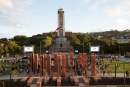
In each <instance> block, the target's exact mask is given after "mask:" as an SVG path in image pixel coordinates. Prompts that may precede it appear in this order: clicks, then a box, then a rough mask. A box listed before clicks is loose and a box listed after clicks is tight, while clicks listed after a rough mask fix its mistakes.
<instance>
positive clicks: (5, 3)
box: [0, 0, 13, 8]
mask: <svg viewBox="0 0 130 87" xmlns="http://www.w3.org/2000/svg"><path fill="white" fill-rule="evenodd" d="M12 7H13V2H12V0H0V8H12Z"/></svg>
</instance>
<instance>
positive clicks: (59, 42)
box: [49, 8, 72, 52]
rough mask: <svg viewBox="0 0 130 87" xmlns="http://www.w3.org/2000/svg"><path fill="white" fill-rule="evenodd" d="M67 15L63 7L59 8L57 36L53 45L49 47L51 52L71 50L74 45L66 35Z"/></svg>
mask: <svg viewBox="0 0 130 87" xmlns="http://www.w3.org/2000/svg"><path fill="white" fill-rule="evenodd" d="M64 19H65V17H64V10H63V9H62V8H60V9H58V27H57V29H56V33H57V35H56V38H55V40H54V43H53V45H52V46H51V47H50V48H49V52H70V51H71V50H72V46H71V45H70V42H69V41H68V40H67V38H66V37H65V36H66V35H65V20H64Z"/></svg>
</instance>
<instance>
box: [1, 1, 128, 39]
mask: <svg viewBox="0 0 130 87" xmlns="http://www.w3.org/2000/svg"><path fill="white" fill-rule="evenodd" d="M58 8H64V10H65V29H66V30H67V31H72V32H97V31H106V30H115V29H117V30H125V29H130V0H0V37H12V36H14V35H27V36H31V35H34V34H41V33H43V32H51V31H55V29H56V28H57V10H58Z"/></svg>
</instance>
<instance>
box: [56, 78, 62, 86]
mask: <svg viewBox="0 0 130 87" xmlns="http://www.w3.org/2000/svg"><path fill="white" fill-rule="evenodd" d="M57 86H61V77H59V78H57Z"/></svg>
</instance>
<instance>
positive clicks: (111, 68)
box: [100, 59, 130, 73]
mask: <svg viewBox="0 0 130 87" xmlns="http://www.w3.org/2000/svg"><path fill="white" fill-rule="evenodd" d="M100 64H101V66H102V70H104V71H106V72H108V73H114V72H115V68H116V72H117V73H123V72H126V71H128V72H129V73H130V62H123V61H111V60H107V59H103V60H102V61H101V62H100Z"/></svg>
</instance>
